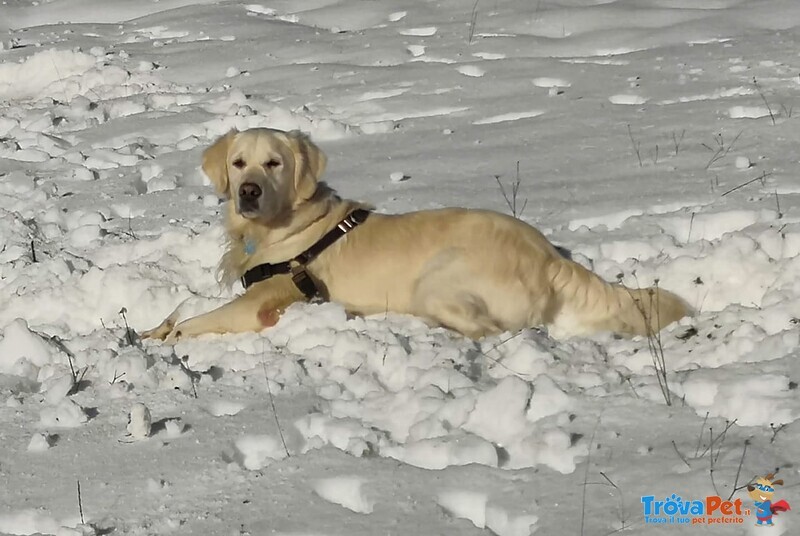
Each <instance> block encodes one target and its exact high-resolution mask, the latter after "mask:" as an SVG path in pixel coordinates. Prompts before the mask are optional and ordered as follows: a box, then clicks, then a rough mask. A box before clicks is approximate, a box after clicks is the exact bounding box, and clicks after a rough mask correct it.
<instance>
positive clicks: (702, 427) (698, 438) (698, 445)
mask: <svg viewBox="0 0 800 536" xmlns="http://www.w3.org/2000/svg"><path fill="white" fill-rule="evenodd" d="M707 422H708V412H707V411H706V416H705V417H703V424H701V425H700V435H699V436H698V437H697V447H695V449H694V457H695V458H697V455H698V454H700V443H701V442H702V441H703V431H705V429H706V423H707Z"/></svg>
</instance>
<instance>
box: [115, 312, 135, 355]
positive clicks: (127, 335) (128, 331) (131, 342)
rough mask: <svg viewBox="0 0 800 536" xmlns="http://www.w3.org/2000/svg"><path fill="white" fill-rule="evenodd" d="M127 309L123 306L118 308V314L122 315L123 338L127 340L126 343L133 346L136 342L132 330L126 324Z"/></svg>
mask: <svg viewBox="0 0 800 536" xmlns="http://www.w3.org/2000/svg"><path fill="white" fill-rule="evenodd" d="M127 313H128V310H127V309H126V308H125V307H123V308H122V309H120V310H119V314H120V316H121V317H122V321H123V322H124V323H125V338H126V339H127V340H128V344H129V345H130V346H135V344H136V342H135V341H134V339H133V330H132V329H131V328H130V326H128V317H127Z"/></svg>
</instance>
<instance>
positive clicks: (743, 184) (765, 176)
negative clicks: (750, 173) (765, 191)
mask: <svg viewBox="0 0 800 536" xmlns="http://www.w3.org/2000/svg"><path fill="white" fill-rule="evenodd" d="M770 175H772V173H767V172H766V171H762V172H761V175H759V176H758V177H756V178H754V179H750V180H749V181H747V182H743V183H742V184H740V185H739V186H734V187H733V188H731V189H730V190H728V191H727V192H725V193H724V194H722V195H721V196H720V197H725V196H726V195H728V194H730V193H733V192H735V191H736V190H739V189H741V188H744V187H745V186H748V185H750V184H753V183H754V182H756V181H761V185H762V186H763V185H764V183H765V182H764V181H765V179H766V178H767V177H769V176H770Z"/></svg>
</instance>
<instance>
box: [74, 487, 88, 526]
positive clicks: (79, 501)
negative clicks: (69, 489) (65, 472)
mask: <svg viewBox="0 0 800 536" xmlns="http://www.w3.org/2000/svg"><path fill="white" fill-rule="evenodd" d="M76 483H77V484H78V512H80V514H81V525H85V524H86V521H85V520H84V519H83V499H81V481H80V480H76Z"/></svg>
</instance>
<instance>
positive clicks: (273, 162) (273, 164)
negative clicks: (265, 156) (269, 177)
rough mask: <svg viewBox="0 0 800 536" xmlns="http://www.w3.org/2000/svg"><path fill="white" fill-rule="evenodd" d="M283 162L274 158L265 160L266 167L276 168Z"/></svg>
mask: <svg viewBox="0 0 800 536" xmlns="http://www.w3.org/2000/svg"><path fill="white" fill-rule="evenodd" d="M280 165H281V163H280V162H278V161H277V160H275V159H274V158H272V159H270V160H267V161H266V162H264V167H265V168H267V169H275V168H276V167H278V166H280Z"/></svg>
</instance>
